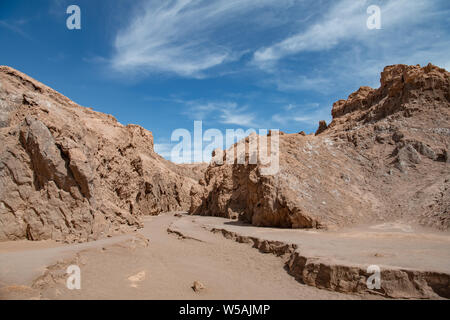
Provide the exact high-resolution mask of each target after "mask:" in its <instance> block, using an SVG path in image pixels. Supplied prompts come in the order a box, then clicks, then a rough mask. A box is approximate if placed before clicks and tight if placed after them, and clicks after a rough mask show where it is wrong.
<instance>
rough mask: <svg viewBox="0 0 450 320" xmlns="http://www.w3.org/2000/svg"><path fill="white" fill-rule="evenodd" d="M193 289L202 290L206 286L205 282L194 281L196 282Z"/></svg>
mask: <svg viewBox="0 0 450 320" xmlns="http://www.w3.org/2000/svg"><path fill="white" fill-rule="evenodd" d="M191 288H192V290H194V291H195V292H200V291H202V290H204V289H205V286H204V285H203V283H201V282H200V281H194V283H193V284H192V287H191Z"/></svg>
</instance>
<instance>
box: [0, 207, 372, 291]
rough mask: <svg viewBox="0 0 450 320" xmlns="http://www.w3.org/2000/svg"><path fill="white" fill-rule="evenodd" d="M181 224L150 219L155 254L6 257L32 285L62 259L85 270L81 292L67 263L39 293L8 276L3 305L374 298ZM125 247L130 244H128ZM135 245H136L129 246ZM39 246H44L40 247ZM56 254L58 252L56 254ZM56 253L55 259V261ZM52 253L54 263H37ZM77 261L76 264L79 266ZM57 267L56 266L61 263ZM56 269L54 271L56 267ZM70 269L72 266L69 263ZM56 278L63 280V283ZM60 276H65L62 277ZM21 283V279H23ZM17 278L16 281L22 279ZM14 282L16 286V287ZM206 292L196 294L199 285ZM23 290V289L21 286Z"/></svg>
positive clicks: (88, 251)
mask: <svg viewBox="0 0 450 320" xmlns="http://www.w3.org/2000/svg"><path fill="white" fill-rule="evenodd" d="M178 220H179V218H177V217H175V216H174V215H173V214H164V215H161V216H158V217H151V218H147V219H146V220H145V221H144V223H145V228H144V229H143V230H141V231H140V234H142V235H143V236H145V237H146V238H148V239H150V242H149V245H148V246H147V247H145V246H142V245H130V243H129V241H128V244H123V245H121V244H117V243H115V244H114V243H113V242H112V241H113V240H111V239H108V240H109V242H110V243H104V242H93V243H90V244H89V247H87V248H83V247H82V248H80V247H79V246H80V245H78V247H77V246H64V247H57V248H48V249H43V248H40V247H39V246H38V247H37V248H34V249H32V250H26V251H23V250H19V251H17V250H16V251H15V252H13V253H11V252H7V253H5V252H3V253H2V251H1V247H0V266H1V268H2V269H3V268H4V266H5V264H6V263H5V260H4V259H5V258H6V257H7V258H8V259H9V261H8V263H7V264H9V265H18V264H22V265H23V266H22V267H21V269H22V271H21V272H22V273H23V274H24V275H25V277H24V279H25V278H26V279H27V281H28V280H29V278H30V276H31V274H34V273H33V272H32V271H33V270H34V269H35V268H38V267H39V264H41V266H40V267H42V263H47V262H49V261H50V260H51V259H50V257H49V255H52V258H56V256H58V254H59V253H68V252H72V253H74V252H75V251H80V250H82V251H81V252H80V253H78V256H77V259H75V260H73V261H75V262H76V263H78V264H79V266H80V268H81V290H73V291H70V290H68V289H67V288H66V286H65V279H66V275H65V274H64V271H65V268H66V266H67V263H60V265H57V266H55V267H54V268H52V270H53V271H52V276H48V275H47V276H46V277H43V278H42V281H40V282H39V286H38V287H37V288H34V289H31V288H29V286H30V285H31V283H30V282H26V281H22V282H15V284H16V286H11V280H12V279H11V278H8V273H5V272H4V271H2V273H0V275H1V276H2V277H6V278H3V279H2V281H3V282H4V283H7V284H8V286H7V287H4V288H3V289H1V290H0V298H3V299H6V298H27V299H28V298H32V299H361V298H374V297H373V296H362V295H346V294H340V293H336V292H331V291H326V290H319V289H317V288H314V287H310V286H306V285H302V284H300V283H299V282H297V281H296V280H295V279H294V278H293V277H292V276H290V275H288V273H287V272H286V271H285V270H284V262H283V260H282V259H280V258H278V257H276V256H274V255H271V254H262V253H260V252H258V251H257V250H255V249H253V248H251V247H249V246H247V245H244V244H239V243H236V242H233V241H228V240H226V239H224V238H223V237H222V236H221V235H219V234H213V233H211V232H209V231H207V230H205V229H203V228H198V229H194V230H193V229H191V232H193V234H192V236H193V238H196V239H183V238H182V237H180V236H178V235H177V234H174V233H169V232H167V229H168V228H169V227H170V226H171V225H172V223H173V222H174V221H178ZM121 240H122V241H125V240H127V239H121ZM128 240H129V238H128ZM35 246H36V245H35ZM49 250H50V251H49ZM48 252H51V254H50V253H48ZM42 253H44V255H45V256H47V258H48V259H46V260H45V259H44V260H45V261H44V260H40V261H38V262H36V261H34V262H33V263H32V264H31V265H30V264H29V263H30V262H31V261H32V260H34V259H35V258H36V257H37V256H39V255H41V254H42ZM58 258H60V257H58ZM73 261H72V263H74V262H73ZM54 262H55V261H54ZM54 262H53V263H54ZM69 263H70V262H69ZM55 274H56V276H55ZM58 275H59V276H58ZM15 277H16V278H17V273H16V276H15ZM16 278H14V279H16ZM14 279H13V280H14ZM196 280H198V281H200V282H201V283H203V284H204V286H205V287H206V289H204V290H202V291H201V292H199V293H196V292H194V291H193V290H192V288H191V286H192V284H193V282H194V281H196ZM19 284H21V285H22V286H17V285H19Z"/></svg>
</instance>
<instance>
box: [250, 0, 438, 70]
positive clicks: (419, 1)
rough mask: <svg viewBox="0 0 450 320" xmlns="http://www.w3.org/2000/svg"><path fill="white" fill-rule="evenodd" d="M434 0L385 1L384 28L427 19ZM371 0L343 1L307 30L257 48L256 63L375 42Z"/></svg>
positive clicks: (263, 63) (336, 3)
mask: <svg viewBox="0 0 450 320" xmlns="http://www.w3.org/2000/svg"><path fill="white" fill-rule="evenodd" d="M432 2H433V1H428V0H416V1H414V5H411V2H410V1H409V0H386V1H383V2H382V5H381V7H382V25H383V29H391V30H392V31H393V29H394V28H395V27H396V26H398V25H402V24H403V25H404V24H408V23H411V19H414V20H415V21H414V23H417V22H418V19H420V20H423V19H425V18H426V17H427V14H428V13H429V12H430V10H429V9H430V7H433V4H432ZM369 4H371V2H369V1H368V0H360V1H355V0H340V1H336V2H334V4H333V5H332V7H331V8H330V9H329V11H328V12H326V13H325V14H324V15H323V16H322V17H321V18H320V19H319V20H318V21H317V22H316V23H314V24H313V25H311V26H310V27H309V28H308V29H306V30H305V31H303V32H299V33H297V34H294V35H292V36H290V37H288V38H286V39H283V40H282V41H280V42H278V43H276V44H274V45H272V46H269V47H266V48H261V49H259V50H257V51H256V52H255V54H254V62H255V63H256V64H259V65H260V66H262V67H265V66H267V64H268V63H270V62H274V61H277V60H280V59H282V58H284V57H286V56H290V55H294V54H298V53H300V52H314V51H323V50H329V49H332V48H334V47H336V46H338V45H339V44H341V43H342V42H345V41H352V42H355V41H359V42H372V41H373V40H374V37H373V35H374V31H373V30H369V29H368V28H367V26H366V21H367V18H368V15H367V11H366V10H367V8H368V6H369Z"/></svg>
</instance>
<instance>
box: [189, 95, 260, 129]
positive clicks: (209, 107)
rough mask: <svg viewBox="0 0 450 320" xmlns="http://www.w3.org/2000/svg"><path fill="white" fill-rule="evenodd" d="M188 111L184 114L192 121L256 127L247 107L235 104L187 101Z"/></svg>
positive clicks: (253, 117) (252, 114)
mask: <svg viewBox="0 0 450 320" xmlns="http://www.w3.org/2000/svg"><path fill="white" fill-rule="evenodd" d="M186 104H187V105H189V106H190V107H189V111H188V112H186V114H188V115H189V116H190V117H191V118H193V119H194V120H208V121H212V122H217V123H221V124H229V125H237V126H242V127H247V128H248V127H257V126H258V125H257V123H255V118H256V116H255V114H254V113H252V112H248V107H247V106H239V105H238V104H237V103H235V102H229V101H219V102H217V101H215V102H207V103H199V102H193V101H189V102H186Z"/></svg>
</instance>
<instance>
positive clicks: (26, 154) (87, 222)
mask: <svg viewBox="0 0 450 320" xmlns="http://www.w3.org/2000/svg"><path fill="white" fill-rule="evenodd" d="M0 141H1V144H0V241H2V240H16V239H25V238H27V239H31V240H42V239H54V240H60V241H67V242H73V241H87V240H93V239H97V238H101V237H105V236H109V235H113V234H116V233H122V232H126V231H130V230H134V229H136V228H138V227H139V226H140V225H141V223H140V222H139V216H141V215H152V214H157V213H160V212H165V211H177V210H187V209H188V208H189V206H190V204H191V200H190V194H189V193H190V189H191V187H192V185H193V184H196V183H197V181H198V175H199V174H200V173H201V172H202V169H201V166H191V167H180V166H177V165H175V164H173V163H171V162H169V161H166V160H165V159H163V158H162V157H160V156H159V155H157V154H156V153H155V152H154V151H153V136H152V133H151V132H149V131H147V130H145V129H143V128H142V127H140V126H137V125H128V126H124V125H122V124H120V123H118V122H117V121H116V119H115V118H114V117H112V116H110V115H106V114H102V113H99V112H95V111H93V110H91V109H89V108H84V107H81V106H78V105H77V104H75V103H74V102H72V101H70V100H69V99H68V98H66V97H64V96H63V95H61V94H59V93H57V92H56V91H54V90H52V89H50V88H48V87H47V86H45V85H43V84H41V83H39V82H38V81H35V80H34V79H31V78H30V77H28V76H26V75H25V74H22V73H20V72H18V71H16V70H14V69H12V68H9V67H0Z"/></svg>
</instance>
